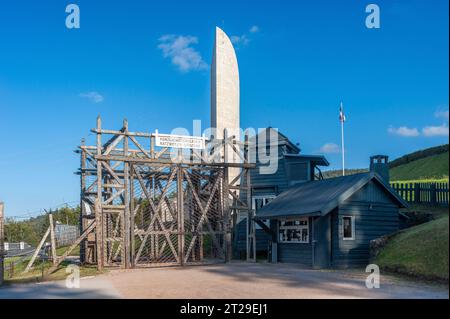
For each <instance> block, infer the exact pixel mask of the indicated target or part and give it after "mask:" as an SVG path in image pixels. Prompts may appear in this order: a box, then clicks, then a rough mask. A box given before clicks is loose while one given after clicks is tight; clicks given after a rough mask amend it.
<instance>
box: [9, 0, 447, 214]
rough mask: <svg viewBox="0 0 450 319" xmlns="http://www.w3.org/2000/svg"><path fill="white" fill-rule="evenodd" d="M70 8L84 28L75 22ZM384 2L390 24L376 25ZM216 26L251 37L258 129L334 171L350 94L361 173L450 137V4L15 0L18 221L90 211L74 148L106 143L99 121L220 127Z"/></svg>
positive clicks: (249, 94)
mask: <svg viewBox="0 0 450 319" xmlns="http://www.w3.org/2000/svg"><path fill="white" fill-rule="evenodd" d="M69 3H76V4H77V5H79V7H80V11H81V12H80V13H81V28H80V29H76V30H75V29H72V30H69V29H67V28H66V27H65V19H66V16H67V14H66V13H65V8H66V5H68V4H69ZM369 3H376V4H377V5H379V7H380V10H381V28H380V29H367V28H366V27H365V18H366V16H367V13H365V7H366V5H367V4H369ZM216 25H217V26H220V27H222V28H223V29H224V30H225V32H227V34H228V35H230V36H233V40H234V41H235V45H236V52H237V57H238V61H239V68H240V80H241V125H242V127H244V128H246V127H255V128H259V127H265V126H268V125H271V126H273V127H276V128H279V130H280V131H281V132H283V133H284V134H286V135H287V136H288V137H290V138H291V140H292V141H294V142H299V143H300V145H301V148H302V150H303V153H305V154H312V153H321V152H322V153H323V151H327V152H330V151H331V153H327V154H326V155H327V158H328V159H329V160H330V162H331V164H332V168H339V167H340V154H338V153H333V151H334V149H335V146H333V144H337V145H339V141H340V128H339V121H338V107H339V103H340V101H341V100H342V101H343V102H344V107H345V111H346V115H347V122H346V152H347V159H346V161H347V164H348V166H349V167H354V168H356V167H367V165H368V158H369V156H370V155H373V154H376V153H383V154H387V155H389V156H390V157H391V158H396V157H398V156H401V155H403V154H405V153H407V152H410V151H414V150H417V149H421V148H425V147H429V146H434V145H438V144H443V143H447V142H448V85H449V83H448V82H449V81H448V67H449V65H448V54H449V52H448V1H446V0H436V1H432V2H430V1H414V0H412V1H406V0H405V1H394V0H390V1H371V2H369V1H344V0H341V1H279V0H278V1H258V2H255V1H246V2H244V3H243V1H183V2H182V1H164V2H162V1H158V2H156V1H155V2H144V1H141V0H128V1H106V0H105V1H93V0H89V1H87V0H73V1H72V2H68V1H32V0H28V1H20V2H17V1H14V2H13V1H10V2H7V3H2V5H1V7H0V123H1V125H0V134H1V138H2V148H1V151H0V200H2V201H5V203H6V213H7V216H19V215H28V214H35V213H37V212H39V211H40V210H41V209H42V208H48V207H53V206H56V205H58V204H60V203H62V202H71V203H72V202H74V203H75V204H76V201H78V199H79V178H78V177H77V176H75V175H74V174H73V172H75V171H76V169H77V168H78V165H79V159H78V157H77V155H76V154H74V153H73V150H74V149H75V147H76V146H77V145H78V143H79V141H80V139H81V138H82V137H87V138H92V136H90V135H89V129H90V128H92V127H93V126H94V125H95V118H96V116H97V115H98V114H101V115H102V117H103V122H104V125H105V127H108V128H119V127H120V124H121V121H122V119H123V118H124V117H126V118H127V119H128V120H129V122H130V129H132V130H142V131H154V129H159V131H160V132H170V131H171V130H172V129H173V128H175V127H186V128H191V127H192V120H193V119H200V120H202V122H203V124H204V128H206V127H207V126H208V124H209V104H210V102H209V86H210V84H209V64H210V60H211V54H212V46H213V37H214V27H215V26H216ZM165 35H172V36H171V37H165V38H164V39H165V42H164V41H161V38H162V37H163V36H165ZM174 39H178V40H179V41H181V42H178V44H180V45H181V47H180V46H178V47H176V46H175V47H174V46H171V45H173V42H171V41H173V40H174ZM161 44H163V45H164V44H166V45H168V46H166V47H165V48H166V51H164V50H163V49H164V47H161ZM164 53H166V54H167V56H165V55H164ZM324 146H326V147H324Z"/></svg>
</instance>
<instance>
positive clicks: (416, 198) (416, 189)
mask: <svg viewBox="0 0 450 319" xmlns="http://www.w3.org/2000/svg"><path fill="white" fill-rule="evenodd" d="M414 202H415V203H416V204H419V203H420V183H414Z"/></svg>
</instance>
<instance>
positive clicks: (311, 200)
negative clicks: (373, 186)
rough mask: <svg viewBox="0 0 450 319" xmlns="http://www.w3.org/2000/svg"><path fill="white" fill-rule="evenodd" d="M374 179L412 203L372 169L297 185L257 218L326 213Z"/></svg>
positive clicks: (402, 204)
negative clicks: (367, 171)
mask: <svg viewBox="0 0 450 319" xmlns="http://www.w3.org/2000/svg"><path fill="white" fill-rule="evenodd" d="M372 180H373V181H375V182H376V183H378V184H379V185H380V186H381V187H383V188H384V189H385V190H386V192H387V193H388V194H389V195H390V196H391V197H392V199H393V201H394V202H396V203H397V204H398V205H399V206H400V207H408V204H407V203H406V202H405V201H404V200H403V199H402V198H401V197H400V196H399V195H398V194H397V193H396V192H395V191H394V190H393V189H392V188H391V187H390V186H389V185H387V184H386V183H385V182H384V181H383V180H382V178H381V177H380V176H379V175H378V174H377V173H375V172H369V173H361V174H355V175H349V176H343V177H336V178H330V179H324V180H318V181H312V182H306V183H302V184H299V185H296V186H294V187H292V188H290V189H288V190H287V191H285V192H283V193H281V194H280V195H278V196H277V197H276V198H275V199H274V200H272V201H271V202H270V203H269V204H267V205H266V206H264V207H262V208H260V209H259V210H258V211H257V212H256V217H255V218H256V219H272V218H282V217H294V216H302V215H303V216H323V215H326V214H328V213H329V212H331V211H332V210H333V209H335V208H336V207H337V206H339V205H340V204H341V203H342V202H344V201H345V200H346V199H348V198H349V197H350V196H352V195H353V194H354V193H356V192H357V191H358V190H360V189H361V188H362V187H363V186H365V185H366V184H367V183H368V182H370V181H372Z"/></svg>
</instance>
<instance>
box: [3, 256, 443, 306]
mask: <svg viewBox="0 0 450 319" xmlns="http://www.w3.org/2000/svg"><path fill="white" fill-rule="evenodd" d="M365 278H366V274H365V273H364V272H362V271H355V270H352V271H334V270H330V271H320V270H310V269H301V268H299V267H298V266H297V265H293V264H264V263H258V264H248V263H240V262H236V263H231V264H226V265H225V264H220V265H212V266H192V267H174V268H153V269H135V270H126V271H125V270H114V271H110V272H108V273H106V274H103V275H100V276H97V277H92V278H84V279H82V280H81V282H80V286H81V287H80V288H79V289H68V288H66V287H65V282H47V283H41V284H26V285H14V286H6V287H4V288H0V299H1V298H20V299H24V298H180V299H187V298H189V299H197V298H427V299H429V298H444V299H448V297H449V292H448V287H442V286H441V287H439V286H430V285H426V284H422V283H413V282H409V281H404V280H399V279H396V278H393V277H390V276H383V275H382V276H381V287H380V288H379V289H367V288H366V286H365Z"/></svg>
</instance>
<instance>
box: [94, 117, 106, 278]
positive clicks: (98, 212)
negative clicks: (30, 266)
mask: <svg viewBox="0 0 450 319" xmlns="http://www.w3.org/2000/svg"><path fill="white" fill-rule="evenodd" d="M101 129H102V119H101V118H100V115H99V116H98V117H97V156H100V155H102V135H101ZM102 187H103V186H102V162H101V161H99V160H97V200H96V201H95V223H96V225H97V226H96V227H95V230H96V240H95V241H96V252H97V269H98V270H103V265H104V260H103V258H104V251H103V216H102V204H101V202H102V196H103V194H102Z"/></svg>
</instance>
